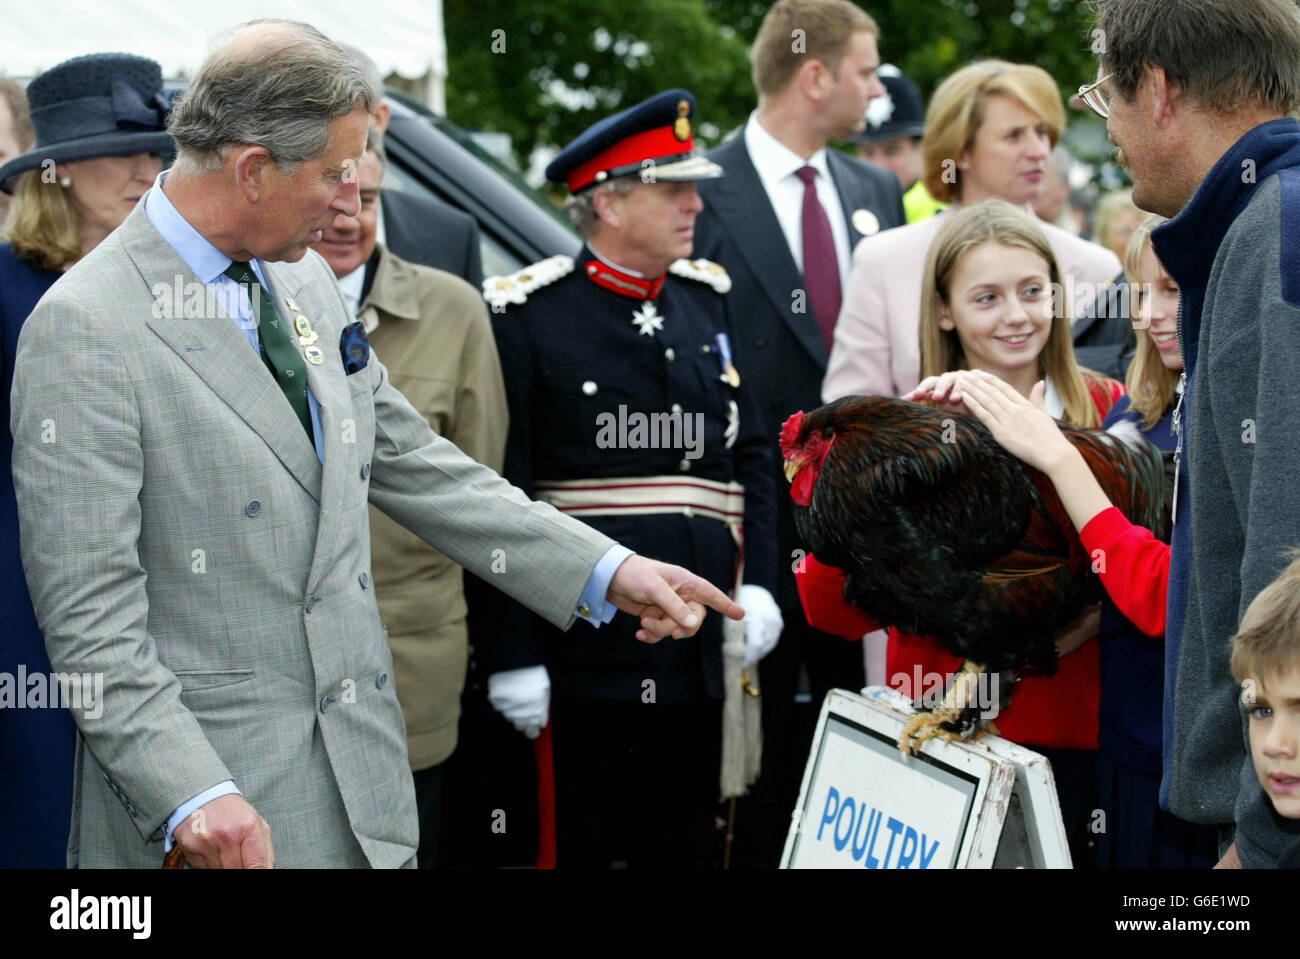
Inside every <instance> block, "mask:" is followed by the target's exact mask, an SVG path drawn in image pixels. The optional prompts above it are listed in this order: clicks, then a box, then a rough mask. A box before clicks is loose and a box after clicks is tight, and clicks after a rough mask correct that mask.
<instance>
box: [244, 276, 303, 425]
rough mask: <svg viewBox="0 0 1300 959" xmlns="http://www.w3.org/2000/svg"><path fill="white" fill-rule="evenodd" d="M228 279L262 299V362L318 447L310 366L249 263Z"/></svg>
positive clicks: (250, 296)
mask: <svg viewBox="0 0 1300 959" xmlns="http://www.w3.org/2000/svg"><path fill="white" fill-rule="evenodd" d="M225 274H226V276H228V277H230V278H231V279H232V280H234V281H235V282H236V283H238V284H240V285H241V286H245V287H247V288H248V293H249V300H250V301H251V300H252V298H253V297H252V293H253V290H257V291H258V293H259V295H260V296H261V301H260V302H261V306H260V308H259V311H258V314H257V316H258V321H257V336H258V339H260V340H261V341H262V359H264V360H265V361H266V365H267V367H268V368H269V369H270V370H271V375H272V376H274V377H275V381H276V382H277V383H279V384H280V389H282V390H284V398H285V399H287V400H288V401H289V405H290V406H292V407H293V411H294V412H295V413H297V414H298V420H299V422H301V423H302V428H303V429H305V430H306V431H307V438H308V439H309V440H311V441H312V443H313V444H314V443H315V438H314V434H313V433H312V430H311V410H310V409H308V408H307V362H306V361H305V360H304V359H303V358H302V354H301V353H299V352H298V350H297V348H296V347H295V346H294V343H293V337H292V336H290V335H289V330H288V328H287V327H286V326H285V325H284V322H283V321H282V320H281V318H280V313H279V311H277V310H276V308H275V303H274V302H273V301H272V299H271V295H270V294H269V293H267V292H266V287H264V286H263V285H262V284H261V283H260V282H258V279H257V274H256V273H254V272H253V268H252V267H251V266H249V265H248V264H247V263H240V262H239V261H238V260H235V261H233V262H232V263H231V264H230V266H228V267H227V268H226V270H225Z"/></svg>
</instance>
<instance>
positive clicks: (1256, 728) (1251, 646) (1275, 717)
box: [1232, 551, 1300, 866]
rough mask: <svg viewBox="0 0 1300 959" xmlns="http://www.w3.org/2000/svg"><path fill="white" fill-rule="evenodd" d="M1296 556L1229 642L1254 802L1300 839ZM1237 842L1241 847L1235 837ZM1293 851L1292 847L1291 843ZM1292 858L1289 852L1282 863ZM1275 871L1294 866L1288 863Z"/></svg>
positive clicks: (1299, 577)
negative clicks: (1255, 786) (1255, 787)
mask: <svg viewBox="0 0 1300 959" xmlns="http://www.w3.org/2000/svg"><path fill="white" fill-rule="evenodd" d="M1296 556H1300V551H1298V552H1293V553H1292V562H1291V564H1290V565H1289V566H1287V568H1286V569H1284V570H1283V571H1282V573H1281V574H1280V575H1279V576H1278V578H1277V579H1275V580H1273V582H1272V583H1270V584H1269V585H1268V586H1266V587H1265V588H1264V589H1263V590H1262V591H1261V592H1260V594H1259V595H1258V596H1256V597H1255V598H1254V599H1253V600H1252V601H1251V603H1250V605H1249V606H1248V607H1247V608H1246V615H1245V616H1243V617H1242V618H1241V626H1240V627H1239V628H1238V630H1237V635H1236V636H1234V637H1233V640H1232V677H1233V679H1235V680H1236V681H1237V682H1239V683H1241V702H1242V705H1243V706H1244V707H1245V710H1246V713H1247V717H1248V718H1247V729H1248V732H1249V739H1250V758H1251V761H1252V762H1253V763H1254V766H1255V775H1256V776H1257V777H1258V778H1259V785H1260V789H1261V790H1262V795H1261V796H1260V797H1258V801H1259V802H1260V803H1263V802H1264V801H1267V802H1268V803H1270V804H1271V805H1272V815H1274V816H1275V817H1277V818H1278V819H1279V820H1281V822H1280V823H1279V826H1280V828H1281V829H1282V830H1283V831H1285V832H1288V833H1290V834H1291V835H1293V836H1297V837H1300V559H1296V558H1295V557H1296ZM1237 841H1238V842H1240V841H1242V840H1241V836H1240V834H1238V839H1237ZM1293 845H1294V841H1293ZM1291 858H1293V854H1292V853H1291V851H1290V850H1288V851H1287V852H1286V853H1285V854H1284V856H1283V859H1284V860H1289V859H1291ZM1279 865H1290V866H1294V865H1295V863H1292V862H1286V861H1283V862H1279Z"/></svg>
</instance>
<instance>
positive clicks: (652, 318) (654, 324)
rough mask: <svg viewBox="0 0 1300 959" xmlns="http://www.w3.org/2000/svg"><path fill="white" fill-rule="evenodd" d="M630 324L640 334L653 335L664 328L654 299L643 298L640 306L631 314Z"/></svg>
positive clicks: (662, 319) (661, 316)
mask: <svg viewBox="0 0 1300 959" xmlns="http://www.w3.org/2000/svg"><path fill="white" fill-rule="evenodd" d="M632 325H633V326H635V327H636V328H637V330H639V331H640V333H641V335H642V336H654V335H655V334H656V333H659V332H661V331H662V330H663V328H664V318H663V315H662V314H661V313H660V312H659V310H658V308H657V307H656V306H655V304H654V300H645V301H644V302H643V303H642V304H641V308H640V309H639V310H637V311H636V312H635V313H633V314H632Z"/></svg>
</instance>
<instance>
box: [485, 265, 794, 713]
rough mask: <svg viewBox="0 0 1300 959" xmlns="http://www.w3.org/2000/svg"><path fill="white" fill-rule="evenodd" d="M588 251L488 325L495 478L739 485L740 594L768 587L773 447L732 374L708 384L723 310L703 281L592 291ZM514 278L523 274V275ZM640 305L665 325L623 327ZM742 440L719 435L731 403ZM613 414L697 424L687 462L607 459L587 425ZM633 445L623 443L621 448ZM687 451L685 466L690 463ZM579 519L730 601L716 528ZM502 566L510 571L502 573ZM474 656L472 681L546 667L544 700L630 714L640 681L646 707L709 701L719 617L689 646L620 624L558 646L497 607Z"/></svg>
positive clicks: (728, 573) (717, 688) (704, 523)
mask: <svg viewBox="0 0 1300 959" xmlns="http://www.w3.org/2000/svg"><path fill="white" fill-rule="evenodd" d="M591 260H592V255H591V253H590V251H589V250H587V249H586V248H584V249H583V251H582V253H581V254H580V255H579V256H578V257H577V258H576V261H577V262H576V266H575V268H574V269H573V271H572V272H570V273H569V274H568V275H566V276H563V277H561V278H560V279H557V280H555V281H554V282H552V283H550V284H549V285H547V286H543V287H541V288H540V289H535V290H533V291H532V292H531V293H529V294H528V296H527V300H526V301H525V302H524V303H522V304H517V305H516V304H511V305H508V306H507V307H506V308H504V309H501V310H497V309H494V310H493V313H492V324H493V329H494V331H495V332H496V338H497V350H498V353H499V354H500V357H501V370H502V373H503V374H504V376H505V383H506V397H507V399H508V400H509V404H510V433H509V438H508V440H507V442H506V458H505V469H504V470H503V471H502V473H503V475H504V476H505V477H506V479H508V480H510V481H511V482H512V483H514V484H515V485H516V486H518V487H519V488H520V489H522V490H523V491H524V492H526V493H528V494H529V495H532V494H533V493H534V489H535V486H536V484H537V483H538V482H541V481H544V480H552V481H555V480H576V479H590V478H602V479H605V478H622V477H647V476H673V477H680V478H682V479H683V480H689V479H692V478H699V479H707V480H714V481H718V482H729V481H733V480H734V481H736V482H739V483H742V484H743V485H744V487H745V517H744V542H745V582H747V583H753V584H756V585H759V586H762V587H764V588H766V589H767V590H768V591H769V592H771V593H773V595H775V588H776V578H777V575H776V565H777V564H776V537H775V528H776V507H775V504H774V502H773V498H774V495H775V487H774V483H773V476H774V474H775V466H774V462H775V444H774V443H770V442H768V441H767V439H766V437H765V436H764V435H763V433H762V429H761V426H760V420H759V413H758V407H757V405H756V404H755V403H754V401H753V398H752V396H751V395H750V389H751V384H756V380H755V379H754V378H753V377H751V376H747V375H746V371H745V369H744V368H743V367H740V366H739V365H738V369H739V373H740V376H741V384H740V386H739V387H738V388H737V387H733V386H731V385H728V384H727V383H724V382H723V381H722V379H721V376H722V367H721V364H720V363H719V359H718V353H717V349H716V347H715V345H714V344H715V339H714V338H715V336H716V334H718V333H727V334H728V335H729V336H731V337H732V339H733V341H734V334H733V333H731V315H730V312H729V310H728V305H729V299H728V297H727V296H726V295H723V294H720V293H718V292H716V291H715V290H714V289H713V288H712V287H711V286H709V285H708V284H706V283H703V282H699V281H697V280H694V279H688V278H685V277H680V276H677V275H674V274H672V273H670V274H669V275H668V277H667V279H666V280H665V283H664V286H663V289H662V290H661V291H660V293H659V295H658V298H657V299H655V300H653V301H644V300H640V299H634V298H631V297H628V296H623V295H621V294H619V293H615V292H612V291H610V290H608V289H605V288H603V287H600V286H597V285H596V284H595V283H594V282H592V280H590V279H589V278H588V277H587V276H586V272H585V270H584V269H583V267H584V265H585V264H586V263H588V262H590V261H591ZM523 272H524V273H527V271H523ZM647 303H653V304H654V306H655V308H656V310H657V312H658V313H659V314H661V315H662V317H663V327H662V329H660V330H659V331H658V332H656V333H654V334H653V335H644V334H642V333H640V332H638V329H637V327H636V326H635V325H634V324H633V322H632V318H633V314H634V313H636V312H638V311H640V310H641V309H643V308H644V307H645V305H646V304H647ZM733 402H734V403H735V404H736V409H735V416H736V422H737V425H738V426H739V433H738V435H737V437H736V439H735V440H734V442H733V443H731V445H730V446H728V443H727V439H726V436H725V430H726V429H727V426H728V422H729V418H730V417H731V410H730V407H731V404H732V403H733ZM620 407H625V408H626V411H627V413H628V414H629V416H630V415H631V414H636V413H643V414H645V415H647V416H650V415H653V414H662V413H668V412H670V411H673V412H676V411H678V408H680V411H681V412H682V413H684V414H685V415H686V416H688V417H692V423H694V422H695V419H694V417H695V416H696V415H698V417H699V421H700V422H701V423H702V424H703V435H702V442H701V443H699V445H698V447H696V446H695V443H696V441H697V440H698V438H699V435H698V434H695V438H694V439H693V440H692V444H691V448H690V449H689V451H688V450H687V449H684V448H672V447H670V448H664V447H662V446H660V447H659V448H646V446H645V445H644V444H641V443H639V442H638V445H637V446H636V447H635V448H617V447H614V448H611V447H610V446H609V445H608V443H606V442H604V441H603V440H602V439H601V433H600V429H599V425H598V424H599V421H600V419H601V417H602V416H603V415H604V414H607V413H608V414H611V415H616V414H617V413H618V411H619V408H620ZM630 436H631V434H629V437H630ZM688 452H690V453H692V454H697V455H687V454H688ZM584 521H585V522H587V523H589V524H590V525H592V526H594V527H595V528H597V529H599V530H600V531H601V532H603V533H605V534H606V535H608V536H610V537H612V538H613V539H615V540H617V541H618V542H620V543H622V544H623V545H625V546H627V547H628V548H629V549H632V550H634V551H636V552H638V553H640V554H642V555H645V556H648V557H650V558H652V559H658V560H662V561H664V562H668V563H674V564H676V565H679V566H684V567H686V568H687V569H689V570H692V571H693V572H695V573H698V574H699V575H701V576H703V577H704V578H705V579H708V580H709V581H710V582H712V583H713V584H714V585H715V586H717V587H719V588H720V589H722V590H724V591H726V592H728V593H729V592H730V591H731V589H732V587H733V586H734V577H735V563H736V558H737V555H736V546H735V542H734V540H733V538H732V536H731V534H730V533H729V532H728V530H727V528H726V526H724V525H723V523H721V522H720V521H718V520H716V519H710V518H707V517H704V516H701V515H698V514H696V515H693V516H685V515H682V514H654V515H618V516H590V517H585V518H584ZM507 561H508V559H507ZM483 620H484V622H483V635H485V636H488V637H490V639H488V640H487V641H486V642H484V643H481V644H478V645H476V648H475V658H476V660H477V661H478V663H479V666H480V668H482V669H483V671H484V672H485V673H488V674H490V673H492V672H496V671H499V670H502V669H516V668H520V667H523V666H529V665H534V664H537V663H545V665H546V666H547V668H548V670H549V671H550V673H551V682H552V685H553V686H554V688H555V690H556V692H557V693H565V694H568V695H571V696H589V697H596V698H602V699H619V700H623V701H629V702H638V701H640V700H641V698H642V695H643V693H644V691H645V686H644V685H643V684H644V683H645V681H646V680H647V679H652V680H654V682H655V701H656V702H660V703H671V702H685V701H691V700H696V701H698V700H702V699H721V698H722V696H723V688H722V631H721V617H720V616H718V615H716V614H714V613H710V614H709V615H708V616H707V617H706V618H705V621H704V625H703V627H702V628H701V629H700V632H699V633H698V634H697V635H696V636H694V637H692V638H690V639H682V640H664V641H662V642H660V643H658V644H656V645H648V644H645V643H641V642H639V641H638V640H637V639H636V638H635V634H636V631H637V629H639V628H640V623H639V621H638V620H637V619H636V618H635V617H633V616H630V615H628V614H626V613H622V612H619V613H616V614H615V616H614V619H613V620H611V621H610V622H609V623H607V624H605V625H604V626H602V627H601V628H600V629H593V628H592V627H591V625H590V624H588V623H586V622H577V623H575V624H574V625H573V627H572V628H571V629H570V630H569V631H568V632H567V633H562V632H560V631H559V630H557V629H555V628H554V627H553V626H551V625H549V624H548V623H546V622H544V621H543V620H541V619H539V618H537V617H536V616H533V615H532V614H531V613H529V612H528V611H527V610H526V609H524V608H523V607H522V606H520V605H519V604H517V603H515V602H513V601H511V600H507V599H505V598H504V597H499V598H498V601H497V602H496V603H494V604H493V607H492V608H491V609H490V610H485V611H484V614H483Z"/></svg>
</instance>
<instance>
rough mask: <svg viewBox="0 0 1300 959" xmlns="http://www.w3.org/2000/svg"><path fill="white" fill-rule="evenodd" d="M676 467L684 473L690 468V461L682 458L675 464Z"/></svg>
mask: <svg viewBox="0 0 1300 959" xmlns="http://www.w3.org/2000/svg"><path fill="white" fill-rule="evenodd" d="M677 468H678V469H679V470H681V471H682V472H683V473H685V472H686V471H687V470H688V469H690V468H691V461H690V460H682V461H681V462H680V463H678V464H677Z"/></svg>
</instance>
